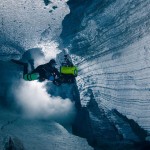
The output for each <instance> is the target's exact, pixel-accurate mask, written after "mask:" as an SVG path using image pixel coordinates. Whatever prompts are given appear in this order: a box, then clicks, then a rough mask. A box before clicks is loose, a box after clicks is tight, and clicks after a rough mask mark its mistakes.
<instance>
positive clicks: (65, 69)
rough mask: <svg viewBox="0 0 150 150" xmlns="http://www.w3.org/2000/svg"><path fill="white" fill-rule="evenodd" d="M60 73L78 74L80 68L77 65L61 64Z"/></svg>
mask: <svg viewBox="0 0 150 150" xmlns="http://www.w3.org/2000/svg"><path fill="white" fill-rule="evenodd" d="M60 73H62V74H67V75H74V76H77V75H78V69H77V67H76V66H70V67H69V66H61V67H60Z"/></svg>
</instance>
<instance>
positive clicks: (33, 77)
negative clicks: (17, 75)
mask: <svg viewBox="0 0 150 150" xmlns="http://www.w3.org/2000/svg"><path fill="white" fill-rule="evenodd" d="M39 77H40V75H39V73H32V74H30V73H28V74H25V75H24V76H23V79H24V80H26V81H33V80H38V79H39Z"/></svg>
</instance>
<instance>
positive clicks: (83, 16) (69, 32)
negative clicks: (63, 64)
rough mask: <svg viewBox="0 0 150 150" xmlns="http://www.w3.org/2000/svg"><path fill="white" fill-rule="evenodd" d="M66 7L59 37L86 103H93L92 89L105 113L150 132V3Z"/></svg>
mask: <svg viewBox="0 0 150 150" xmlns="http://www.w3.org/2000/svg"><path fill="white" fill-rule="evenodd" d="M68 4H69V6H70V10H71V12H70V14H69V15H67V16H66V18H65V19H64V21H63V32H62V34H61V37H62V39H63V41H64V44H66V46H68V48H69V49H70V53H72V58H73V60H74V63H76V65H78V67H79V76H78V78H77V84H78V88H79V91H80V98H81V103H82V105H87V104H88V103H89V100H90V97H89V96H88V90H89V89H90V90H92V92H93V94H94V98H95V99H96V101H97V103H98V105H99V107H101V108H103V109H104V110H105V112H106V113H107V112H109V111H111V110H112V109H117V110H118V111H119V112H120V113H122V114H123V115H125V116H127V117H128V118H129V119H134V120H135V121H136V122H137V123H138V124H139V125H140V126H141V127H143V128H144V129H146V130H147V131H148V132H149V133H150V98H149V96H150V78H149V77H150V75H149V74H150V35H149V33H150V10H149V8H150V2H149V1H148V0H145V1H143V0H138V1H137V0H122V1H120V0H116V1H114V0H93V1H91V0H81V1H75V0H70V1H69V2H68ZM70 24H71V27H70V26H69V25H70Z"/></svg>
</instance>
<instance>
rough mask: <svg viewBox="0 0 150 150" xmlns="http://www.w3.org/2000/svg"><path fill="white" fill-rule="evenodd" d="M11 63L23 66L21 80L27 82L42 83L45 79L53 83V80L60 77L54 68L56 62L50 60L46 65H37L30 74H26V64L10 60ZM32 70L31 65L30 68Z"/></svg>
mask: <svg viewBox="0 0 150 150" xmlns="http://www.w3.org/2000/svg"><path fill="white" fill-rule="evenodd" d="M11 61H12V62H14V63H16V64H19V65H21V66H23V78H24V79H25V80H28V81H32V80H36V79H38V80H39V81H44V80H45V79H48V80H51V81H54V80H55V78H57V77H59V76H60V73H59V71H58V70H57V69H56V68H55V65H56V62H55V60H54V59H51V60H50V61H49V62H48V63H46V64H43V65H39V66H38V67H37V68H35V69H33V71H31V72H30V73H29V72H28V63H24V62H21V61H18V60H14V59H12V60H11ZM31 67H32V68H33V65H32V66H31Z"/></svg>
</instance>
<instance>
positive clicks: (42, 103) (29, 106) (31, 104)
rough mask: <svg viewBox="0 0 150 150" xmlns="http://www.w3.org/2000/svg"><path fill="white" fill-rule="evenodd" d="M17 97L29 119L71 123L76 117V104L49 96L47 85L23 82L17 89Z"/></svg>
mask: <svg viewBox="0 0 150 150" xmlns="http://www.w3.org/2000/svg"><path fill="white" fill-rule="evenodd" d="M15 97H16V100H17V104H18V105H19V106H20V107H21V108H22V110H23V114H24V115H25V116H26V117H29V118H49V119H52V120H55V121H58V122H71V121H72V119H73V117H74V115H75V107H74V103H72V102H71V100H69V99H62V98H61V97H53V96H51V95H49V94H48V93H47V91H46V87H45V83H39V82H37V81H32V82H27V81H21V82H20V85H19V86H18V87H17V88H15Z"/></svg>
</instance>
